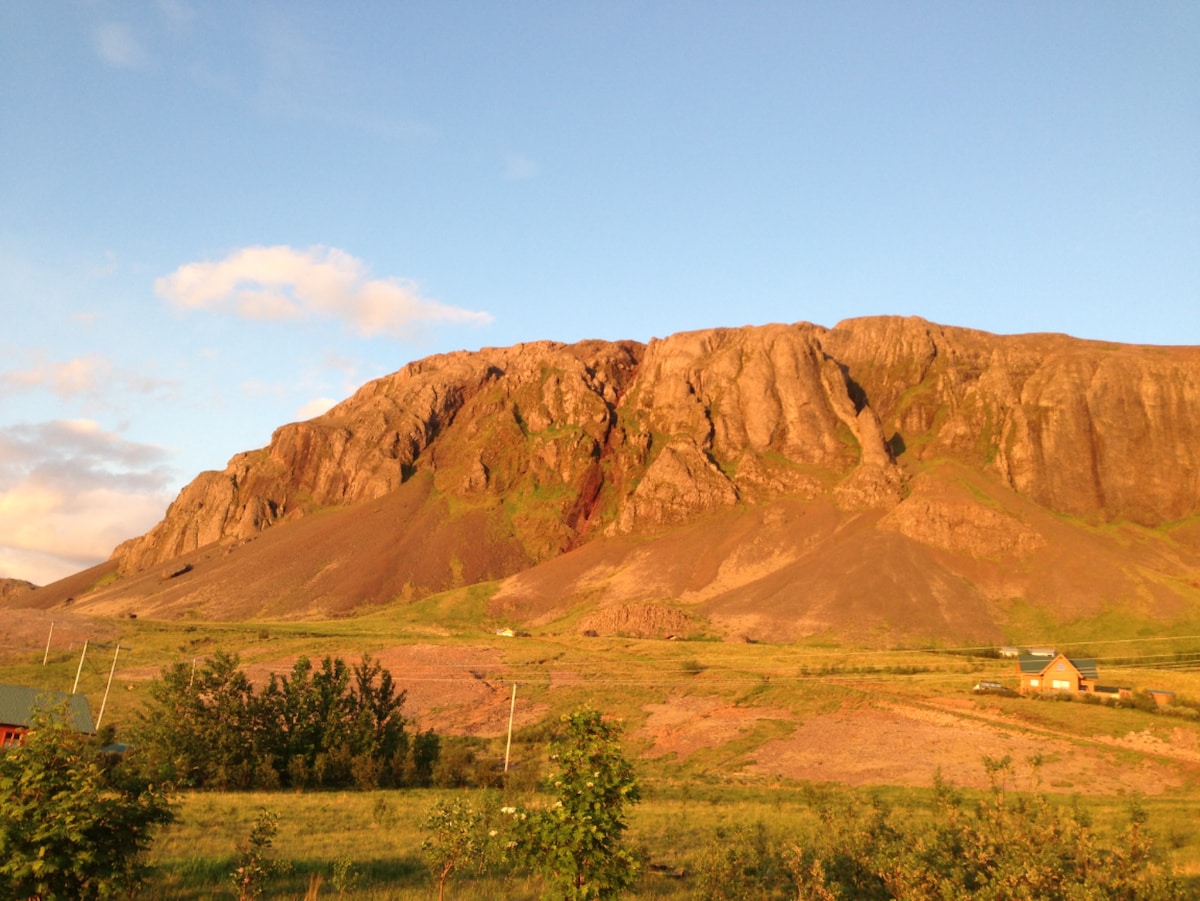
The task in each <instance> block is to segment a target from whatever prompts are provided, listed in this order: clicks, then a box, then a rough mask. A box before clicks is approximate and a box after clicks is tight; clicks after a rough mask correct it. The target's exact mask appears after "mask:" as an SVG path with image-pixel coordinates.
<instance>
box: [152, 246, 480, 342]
mask: <svg viewBox="0 0 1200 901" xmlns="http://www.w3.org/2000/svg"><path fill="white" fill-rule="evenodd" d="M154 290H155V293H156V294H158V296H159V297H161V298H163V299H164V300H167V301H169V302H170V303H172V304H174V305H175V306H177V307H180V308H182V309H185V310H206V311H211V312H224V311H226V310H230V311H232V312H233V313H234V314H235V315H237V316H240V317H242V318H244V319H257V320H265V321H270V322H280V321H288V320H307V319H312V318H321V319H336V320H340V321H341V322H343V324H345V325H346V326H348V327H350V328H352V329H353V330H354V331H356V332H358V334H360V335H362V336H363V337H372V336H375V335H390V336H393V337H406V336H407V335H409V334H410V333H411V331H412V330H413V328H414V326H416V325H418V324H421V323H426V322H450V323H465V324H471V325H485V324H487V323H489V322H491V321H492V317H491V315H490V314H488V313H481V312H474V311H471V310H464V309H461V308H459V307H452V306H447V305H445V304H441V303H438V302H436V301H432V300H427V299H425V298H423V297H421V295H420V293H419V291H418V289H417V286H416V285H415V284H413V283H412V282H409V281H405V280H403V279H395V278H392V279H373V278H369V277H368V273H367V268H366V266H365V265H364V264H363V262H362V261H361V260H359V259H357V258H355V257H352V256H351V255H350V254H348V253H346V252H344V251H341V250H338V249H337V248H332V247H310V248H309V249H307V250H297V249H296V248H293V247H287V246H275V247H245V248H242V249H241V250H236V251H234V252H233V253H231V254H230V255H229V256H227V257H226V258H225V259H223V260H220V261H218V262H215V263H210V262H203V263H188V264H187V265H184V266H180V267H179V268H178V269H176V270H175V271H174V272H172V273H171V274H170V275H167V276H164V277H163V278H160V279H158V280H156V281H155V283H154Z"/></svg>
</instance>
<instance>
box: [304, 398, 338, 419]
mask: <svg viewBox="0 0 1200 901" xmlns="http://www.w3.org/2000/svg"><path fill="white" fill-rule="evenodd" d="M337 403H338V402H337V401H336V400H334V399H333V398H332V397H316V398H313V399H312V400H310V401H309V402H308V403H306V404H303V405H302V406H301V407H300V409H298V410H297V411H296V420H297V421H300V422H302V421H304V420H305V419H312V418H313V417H316V416H320V415H322V414H323V413H328V412H329V410H330V409H332V408H333V407H334V405H336V404H337Z"/></svg>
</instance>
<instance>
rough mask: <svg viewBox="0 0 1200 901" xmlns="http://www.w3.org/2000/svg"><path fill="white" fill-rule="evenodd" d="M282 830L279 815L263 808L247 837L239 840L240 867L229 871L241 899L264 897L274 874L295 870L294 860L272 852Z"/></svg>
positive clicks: (238, 863)
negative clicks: (293, 867) (288, 859)
mask: <svg viewBox="0 0 1200 901" xmlns="http://www.w3.org/2000/svg"><path fill="white" fill-rule="evenodd" d="M278 832H279V815H278V814H276V813H275V812H274V811H271V810H267V809H266V808H263V809H262V810H260V811H259V812H258V819H256V820H255V821H254V826H253V828H251V830H250V834H249V835H248V836H247V837H246V840H245V841H243V842H239V843H238V848H237V866H236V867H235V868H234V870H233V872H232V873H230V874H229V876H230V879H232V880H233V885H234V887H235V888H236V889H237V891H238V901H252V899H254V898H259V897H261V896H262V894H263V892H264V891H265V890H266V887H267V882H268V881H270V879H271V878H272V877H274V876H276V875H278V874H281V873H286V872H288V871H289V870H291V868H292V865H291V863H289V862H288V861H282V860H278V859H277V858H275V857H274V856H272V854H271V846H272V845H274V844H275V835H276V833H278Z"/></svg>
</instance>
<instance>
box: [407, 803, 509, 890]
mask: <svg viewBox="0 0 1200 901" xmlns="http://www.w3.org/2000/svg"><path fill="white" fill-rule="evenodd" d="M489 820H490V815H489V811H487V810H481V809H479V808H477V807H475V806H474V805H473V804H471V802H470V801H464V800H453V801H438V802H437V803H436V804H434V805H433V807H432V808H430V810H429V813H428V814H427V815H426V817H425V822H424V823H423V826H424V828H425V829H426V830H427V831H428V832H429V836H428V838H426V839H425V840H424V841H423V842H422V843H421V851H422V852H423V853H424V855H425V861H426V863H427V864H428V865H429V870H430V872H431V873H432V874H433V878H434V879H436V880H437V884H438V901H442V898H443V897H444V895H445V892H446V882H447V880H449V879H450V876H451V875H452V874H453V873H455V872H457V871H460V870H472V871H474V872H475V873H478V874H481V873H484V872H486V871H487V869H488V868H489V867H490V866H491V865H492V863H493V862H495V860H496V857H497V854H498V848H497V846H496V839H497V837H498V835H499V832H498V830H496V829H493V828H491V827H490V823H489Z"/></svg>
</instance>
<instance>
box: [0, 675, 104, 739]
mask: <svg viewBox="0 0 1200 901" xmlns="http://www.w3.org/2000/svg"><path fill="white" fill-rule="evenodd" d="M64 702H65V703H66V705H67V718H68V722H70V724H71V725H72V726H73V727H74V728H75V730H76V731H77V732H95V731H96V727H95V725H94V724H93V723H92V710H91V708H90V707H88V702H87V698H86V697H84V696H83V695H71V694H67V693H66V692H65V691H51V690H50V689H47V688H30V687H29V686H27V685H4V684H0V725H5V726H24V727H25V728H29V727H30V726H31V725H33V718H34V715H35V714H36V713H38V711H42V710H48V709H50V708H51V707H56V706H58V705H59V704H62V703H64Z"/></svg>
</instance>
